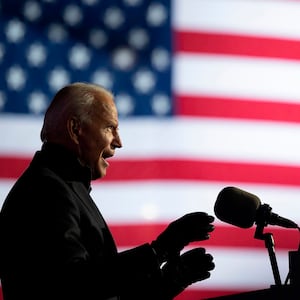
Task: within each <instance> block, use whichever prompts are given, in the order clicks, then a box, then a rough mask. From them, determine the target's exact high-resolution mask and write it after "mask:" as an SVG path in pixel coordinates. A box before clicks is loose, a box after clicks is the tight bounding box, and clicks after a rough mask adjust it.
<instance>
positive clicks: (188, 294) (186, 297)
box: [0, 281, 247, 300]
mask: <svg viewBox="0 0 300 300" xmlns="http://www.w3.org/2000/svg"><path fill="white" fill-rule="evenodd" d="M203 284H204V285H205V281H204V282H203ZM246 291H247V290H238V289H235V290H233V289H231V290H220V289H217V288H216V289H215V290H208V289H203V290H201V289H186V290H185V291H183V292H182V293H181V294H179V295H178V296H177V297H176V298H175V299H176V300H191V299H209V298H212V297H219V296H225V295H233V294H239V293H242V292H246ZM24 299H26V296H24ZM0 300H3V294H2V288H1V286H0Z"/></svg>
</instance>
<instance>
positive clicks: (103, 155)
mask: <svg viewBox="0 0 300 300" xmlns="http://www.w3.org/2000/svg"><path fill="white" fill-rule="evenodd" d="M110 157H113V154H112V153H105V152H104V153H103V154H102V157H101V159H102V161H103V162H104V163H105V165H106V166H107V167H108V166H109V163H108V161H107V159H108V158H110Z"/></svg>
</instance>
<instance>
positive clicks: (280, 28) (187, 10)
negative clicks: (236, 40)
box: [172, 0, 300, 39]
mask: <svg viewBox="0 0 300 300" xmlns="http://www.w3.org/2000/svg"><path fill="white" fill-rule="evenodd" d="M172 3H173V12H174V13H173V24H174V26H175V27H176V28H180V29H184V30H192V31H195V30H201V31H203V30H204V31H217V32H227V33H228V32H229V33H237V34H245V35H255V36H270V37H271V36H273V37H283V38H295V39H299V38H300V31H299V30H298V27H299V26H298V25H299V19H300V3H299V1H285V0H282V1H276V0H275V1H270V0H213V1H212V0H197V1H195V0H175V1H173V2H172Z"/></svg>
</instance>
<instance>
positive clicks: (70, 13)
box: [63, 4, 82, 26]
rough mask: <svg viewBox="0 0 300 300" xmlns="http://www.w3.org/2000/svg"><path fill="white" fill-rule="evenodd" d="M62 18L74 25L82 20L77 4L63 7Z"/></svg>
mask: <svg viewBox="0 0 300 300" xmlns="http://www.w3.org/2000/svg"><path fill="white" fill-rule="evenodd" d="M63 18H64V20H65V22H66V23H67V24H68V25H71V26H75V25H77V24H78V23H80V22H81V21H82V11H81V9H80V8H79V7H78V6H77V5H73V4H70V5H68V6H67V7H66V8H65V11H64V15H63Z"/></svg>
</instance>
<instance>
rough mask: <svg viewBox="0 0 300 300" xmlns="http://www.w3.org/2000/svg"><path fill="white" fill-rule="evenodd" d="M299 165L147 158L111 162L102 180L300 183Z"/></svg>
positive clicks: (297, 184)
mask: <svg viewBox="0 0 300 300" xmlns="http://www.w3.org/2000/svg"><path fill="white" fill-rule="evenodd" d="M299 174H300V167H296V166H281V165H270V164H258V163H239V162H236V163H235V162H222V161H206V160H205V161H202V160H183V159H182V160H179V159H171V158H170V159H149V160H133V161H128V160H117V159H115V160H114V161H112V162H111V168H110V170H109V172H108V175H107V176H106V177H105V178H104V179H103V180H114V181H118V180H120V181H121V180H122V181H131V180H134V181H137V180H154V179H157V180H199V181H217V182H251V183H267V184H285V185H296V186H299V185H300V176H299Z"/></svg>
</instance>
